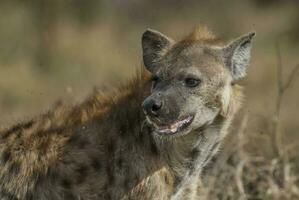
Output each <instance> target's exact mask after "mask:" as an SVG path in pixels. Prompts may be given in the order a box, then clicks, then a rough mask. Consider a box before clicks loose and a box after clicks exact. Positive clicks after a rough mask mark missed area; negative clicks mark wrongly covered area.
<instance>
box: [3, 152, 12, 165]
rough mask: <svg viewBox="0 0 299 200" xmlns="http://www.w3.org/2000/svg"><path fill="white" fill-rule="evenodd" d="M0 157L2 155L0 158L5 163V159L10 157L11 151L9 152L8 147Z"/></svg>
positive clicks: (7, 159)
mask: <svg viewBox="0 0 299 200" xmlns="http://www.w3.org/2000/svg"><path fill="white" fill-rule="evenodd" d="M1 157H2V159H1V160H2V163H3V164H5V163H7V161H9V160H10V157H11V153H10V151H9V149H6V150H4V152H3V153H2V156H1Z"/></svg>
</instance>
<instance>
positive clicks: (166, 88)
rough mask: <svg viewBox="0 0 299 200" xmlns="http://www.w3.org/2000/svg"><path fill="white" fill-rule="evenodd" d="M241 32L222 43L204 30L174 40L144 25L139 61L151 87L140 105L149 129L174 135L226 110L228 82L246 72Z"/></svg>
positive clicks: (246, 44) (247, 42) (247, 43)
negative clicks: (141, 52)
mask: <svg viewBox="0 0 299 200" xmlns="http://www.w3.org/2000/svg"><path fill="white" fill-rule="evenodd" d="M254 35H255V33H254V32H251V33H248V34H246V35H243V36H241V37H239V38H237V39H236V40H233V41H232V42H230V43H229V44H226V45H222V44H219V42H217V39H216V38H215V37H214V36H212V35H211V34H209V33H204V34H203V33H198V32H196V31H195V32H194V33H193V34H191V35H190V36H188V37H187V38H186V39H184V40H182V41H180V42H175V41H174V40H172V39H170V38H169V37H167V36H165V35H163V34H162V33H160V32H158V31H154V30H147V31H146V32H144V34H143V36H142V48H143V61H144V65H145V67H146V69H147V70H148V71H149V72H150V73H151V74H152V82H153V83H152V91H151V94H150V96H148V97H147V98H146V99H145V100H144V102H143V104H142V106H143V110H144V113H145V115H146V118H147V121H148V122H149V124H151V125H152V126H153V128H154V133H155V134H158V135H161V136H180V135H185V134H187V133H189V132H190V131H193V130H196V129H198V128H200V127H203V126H204V125H208V124H210V123H212V122H213V120H214V119H215V117H216V116H218V115H219V114H221V115H223V116H224V117H225V116H226V115H227V113H228V112H229V102H230V98H231V91H232V85H233V83H234V81H235V80H237V79H239V78H242V77H244V76H245V74H246V68H247V66H248V64H249V58H250V48H251V40H252V38H253V37H254Z"/></svg>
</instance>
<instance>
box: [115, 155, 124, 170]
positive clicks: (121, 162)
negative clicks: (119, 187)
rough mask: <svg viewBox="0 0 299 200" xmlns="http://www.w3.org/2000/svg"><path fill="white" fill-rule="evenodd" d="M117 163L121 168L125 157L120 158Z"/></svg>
mask: <svg viewBox="0 0 299 200" xmlns="http://www.w3.org/2000/svg"><path fill="white" fill-rule="evenodd" d="M116 164H117V167H118V168H120V169H121V168H122V166H123V159H122V158H118V159H117V163H116Z"/></svg>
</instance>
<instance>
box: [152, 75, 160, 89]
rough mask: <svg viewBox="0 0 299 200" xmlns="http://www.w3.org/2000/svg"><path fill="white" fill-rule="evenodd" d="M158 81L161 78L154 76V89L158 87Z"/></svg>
mask: <svg viewBox="0 0 299 200" xmlns="http://www.w3.org/2000/svg"><path fill="white" fill-rule="evenodd" d="M158 81H159V77H158V76H152V88H155V87H156V85H157V83H158Z"/></svg>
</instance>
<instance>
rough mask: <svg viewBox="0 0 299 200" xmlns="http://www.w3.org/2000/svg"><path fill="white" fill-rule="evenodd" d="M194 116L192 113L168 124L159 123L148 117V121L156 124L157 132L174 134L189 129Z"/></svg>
mask: <svg viewBox="0 0 299 200" xmlns="http://www.w3.org/2000/svg"><path fill="white" fill-rule="evenodd" d="M193 118H194V116H192V115H190V116H187V117H183V118H181V119H180V120H177V121H175V122H173V123H171V124H168V125H158V124H157V123H155V122H153V121H152V120H150V119H148V121H149V122H150V123H151V124H152V125H153V126H154V128H155V132H156V133H158V134H160V135H174V134H176V133H178V132H182V131H184V130H185V129H187V128H188V126H189V125H190V124H191V123H192V121H193Z"/></svg>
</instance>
